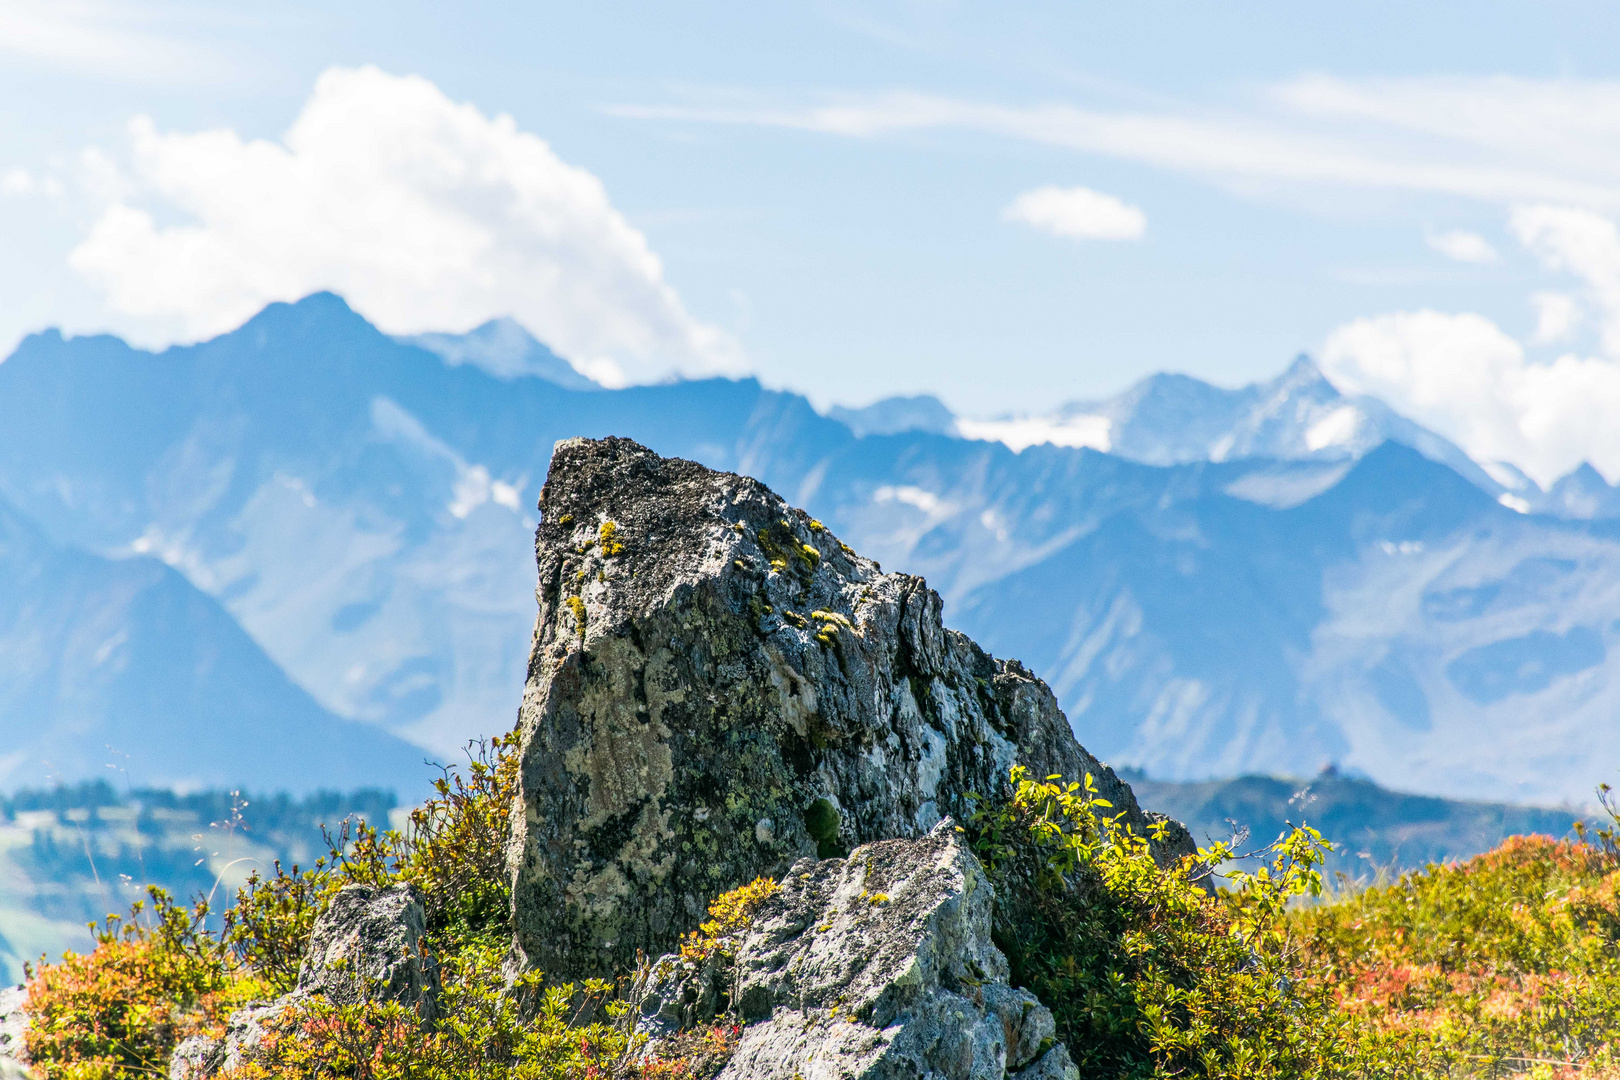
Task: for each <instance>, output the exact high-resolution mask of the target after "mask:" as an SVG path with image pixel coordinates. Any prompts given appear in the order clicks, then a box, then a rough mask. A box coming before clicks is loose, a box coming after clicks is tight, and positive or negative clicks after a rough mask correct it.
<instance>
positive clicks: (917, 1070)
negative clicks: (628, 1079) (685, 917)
mask: <svg viewBox="0 0 1620 1080" xmlns="http://www.w3.org/2000/svg"><path fill="white" fill-rule="evenodd" d="M993 899H994V891H993V889H992V887H991V885H990V882H989V881H988V880H987V879H986V878H985V874H984V870H983V869H982V868H981V867H980V865H979V861H978V859H976V858H974V856H973V854H972V852H970V851H969V850H968V849H967V847H966V845H965V843H964V842H963V840H962V837H961V834H960V833H958V832H957V830H956V827H955V825H954V823H953V822H952V821H951V820H950V819H949V818H947V819H945V820H944V821H942V822H940V823H939V824H938V825H936V826H935V827H934V829H933V831H931V832H930V833H928V835H927V836H925V837H923V838H922V839H920V840H884V841H879V842H877V843H874V844H868V845H865V846H862V847H859V848H856V849H855V850H854V851H853V852H851V853H850V855H849V857H848V858H847V859H828V860H824V861H821V862H817V863H812V862H809V861H808V860H806V861H804V862H801V863H799V864H797V865H795V866H794V867H793V868H792V869H791V870H790V871H789V872H788V874H787V875H786V876H785V877H784V878H783V879H782V882H781V886H780V888H779V889H778V891H777V892H776V893H775V894H774V895H772V896H771V897H770V898H769V899H767V900H766V901H765V902H764V904H763V905H762V906H761V908H760V909H759V911H758V912H757V913H756V914H755V916H754V918H753V919H752V921H751V922H750V923H749V925H748V926H747V928H746V929H745V930H743V931H741V932H740V933H738V934H736V935H735V936H734V937H732V938H730V939H727V940H724V941H722V942H720V943H719V945H718V946H717V947H716V948H715V950H714V951H713V952H712V953H711V954H710V955H709V957H708V958H707V959H706V960H704V961H702V962H695V961H692V960H683V959H681V957H680V956H679V955H670V956H666V957H663V958H662V959H660V960H659V961H657V962H656V963H654V964H653V965H651V967H650V968H649V969H648V970H647V971H646V972H644V973H643V975H642V976H641V977H640V980H639V982H638V984H637V985H636V987H635V992H634V995H633V999H634V1004H635V1008H636V1010H637V1012H636V1028H637V1031H638V1032H639V1033H641V1034H645V1035H647V1036H648V1037H649V1040H650V1041H649V1044H648V1045H647V1047H646V1048H645V1049H644V1051H643V1052H645V1053H648V1054H657V1053H658V1052H659V1051H660V1049H661V1048H662V1047H663V1046H667V1045H669V1042H668V1040H670V1037H671V1036H674V1035H676V1034H678V1033H679V1032H681V1031H684V1030H687V1029H690V1028H694V1027H698V1026H700V1025H712V1024H713V1023H714V1022H715V1021H716V1019H718V1018H721V1017H724V1018H726V1019H727V1020H728V1021H730V1020H737V1021H741V1022H742V1023H743V1025H744V1026H743V1029H742V1034H741V1036H740V1039H739V1042H738V1045H737V1048H736V1051H735V1053H734V1054H733V1055H732V1057H731V1059H730V1061H729V1062H728V1063H727V1064H726V1065H725V1067H724V1069H723V1070H722V1071H721V1073H720V1076H719V1080H794V1078H796V1077H801V1078H803V1080H821V1078H826V1080H841V1078H844V1077H852V1078H860V1080H889V1078H893V1080H900V1078H913V1077H921V1076H927V1077H936V1078H939V1080H1002V1078H1003V1077H1006V1076H1009V1075H1016V1076H1019V1077H1027V1078H1030V1080H1033V1078H1035V1077H1041V1078H1042V1080H1048V1078H1049V1080H1076V1078H1077V1077H1078V1073H1077V1071H1076V1070H1075V1068H1074V1065H1073V1064H1072V1062H1071V1060H1070V1058H1069V1054H1068V1051H1067V1049H1066V1048H1065V1047H1064V1046H1063V1045H1062V1044H1061V1043H1054V1041H1053V1035H1054V1032H1055V1027H1056V1025H1055V1023H1054V1021H1053V1018H1052V1014H1051V1012H1050V1011H1048V1010H1047V1008H1046V1007H1045V1006H1044V1005H1042V1004H1041V1003H1040V1001H1039V1000H1037V999H1036V998H1035V996H1034V995H1033V994H1031V993H1029V992H1028V991H1027V990H1017V989H1014V988H1013V987H1011V986H1009V985H1008V982H1007V978H1008V971H1007V960H1006V958H1005V957H1004V956H1003V955H1002V954H1001V952H1000V950H999V949H997V948H996V946H995V944H994V943H993V942H992V941H991V937H990V924H991V907H992V903H993Z"/></svg>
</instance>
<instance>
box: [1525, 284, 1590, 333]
mask: <svg viewBox="0 0 1620 1080" xmlns="http://www.w3.org/2000/svg"><path fill="white" fill-rule="evenodd" d="M1530 306H1531V307H1532V308H1533V309H1535V313H1536V329H1535V333H1534V334H1532V335H1531V338H1530V340H1532V341H1534V342H1536V343H1537V344H1540V345H1547V344H1551V343H1552V342H1555V341H1563V340H1564V339H1565V338H1567V337H1569V336H1570V334H1572V333H1574V332H1575V328H1576V327H1577V326H1579V325H1580V321H1581V305H1580V302H1579V301H1577V300H1576V299H1575V298H1574V297H1573V296H1569V295H1567V294H1565V293H1557V292H1538V293H1536V294H1535V295H1533V296H1531V297H1530Z"/></svg>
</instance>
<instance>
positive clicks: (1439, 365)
mask: <svg viewBox="0 0 1620 1080" xmlns="http://www.w3.org/2000/svg"><path fill="white" fill-rule="evenodd" d="M1321 360H1322V370H1323V371H1324V372H1325V373H1326V374H1327V375H1328V377H1329V378H1330V379H1332V380H1333V382H1334V383H1336V384H1337V385H1338V386H1339V387H1340V388H1342V389H1344V390H1347V391H1349V392H1352V393H1365V394H1372V395H1374V396H1376V397H1380V398H1382V399H1383V400H1385V401H1386V402H1388V403H1389V404H1390V405H1391V406H1393V407H1394V408H1395V409H1396V410H1397V411H1399V412H1402V413H1404V414H1405V415H1407V416H1410V417H1411V418H1412V419H1414V420H1416V421H1418V422H1419V423H1421V424H1425V425H1427V426H1429V427H1431V428H1433V429H1435V430H1436V431H1438V432H1440V433H1441V434H1443V435H1446V436H1447V437H1449V438H1451V439H1452V440H1454V441H1455V442H1456V443H1457V444H1458V445H1459V446H1461V447H1462V448H1463V449H1464V450H1465V451H1467V452H1468V453H1469V454H1470V455H1471V456H1473V457H1475V458H1477V459H1479V460H1481V461H1498V460H1502V461H1511V462H1513V463H1514V464H1516V465H1518V466H1519V467H1520V468H1521V469H1523V470H1524V471H1525V473H1526V474H1528V475H1529V476H1530V477H1531V478H1532V479H1534V480H1535V481H1536V482H1537V483H1539V484H1541V485H1542V486H1543V487H1545V486H1546V485H1548V484H1549V483H1551V482H1552V481H1553V480H1556V479H1557V478H1558V477H1560V476H1563V475H1564V474H1565V473H1567V472H1569V471H1570V470H1571V469H1573V468H1575V466H1577V465H1579V464H1580V463H1581V462H1582V461H1590V462H1591V463H1592V464H1593V465H1594V466H1595V467H1596V468H1597V469H1598V470H1599V471H1601V472H1602V473H1604V474H1605V475H1606V476H1609V477H1611V478H1614V477H1620V424H1616V423H1615V417H1617V416H1620V365H1617V364H1616V363H1614V362H1613V361H1611V360H1608V359H1605V358H1603V357H1581V356H1576V355H1574V354H1569V355H1566V356H1561V357H1559V358H1558V359H1557V360H1554V361H1553V362H1551V363H1536V362H1533V361H1531V360H1530V359H1529V358H1528V357H1527V356H1526V355H1525V350H1524V347H1523V346H1522V345H1520V344H1519V342H1517V341H1515V340H1514V339H1513V338H1512V337H1510V336H1508V335H1507V334H1506V333H1504V332H1503V331H1502V330H1501V328H1499V327H1498V326H1497V325H1496V324H1495V323H1493V322H1491V321H1490V320H1489V319H1487V318H1485V317H1484V316H1482V315H1475V314H1470V313H1463V314H1446V313H1442V312H1438V311H1417V312H1397V313H1394V314H1389V315H1378V316H1374V317H1371V318H1363V319H1356V320H1354V321H1353V322H1350V323H1348V324H1346V325H1344V326H1341V327H1339V328H1338V329H1337V330H1335V331H1333V333H1332V334H1330V335H1329V336H1328V339H1327V341H1326V343H1325V344H1324V345H1323V347H1322V356H1321Z"/></svg>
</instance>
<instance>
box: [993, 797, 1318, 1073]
mask: <svg viewBox="0 0 1620 1080" xmlns="http://www.w3.org/2000/svg"><path fill="white" fill-rule="evenodd" d="M1011 779H1012V785H1013V797H1012V798H1011V799H1010V800H1009V801H1007V802H1005V803H1001V804H998V805H997V806H995V807H994V808H993V809H990V810H985V811H982V812H980V813H979V814H977V815H976V816H975V817H974V819H973V821H972V823H971V830H972V832H973V833H974V835H975V848H976V850H977V851H978V853H979V855H980V858H981V859H982V861H983V862H984V864H985V867H986V869H987V871H988V872H989V874H990V876H991V878H992V880H993V881H995V882H996V885H997V893H998V897H1000V898H1001V900H1000V902H999V903H998V909H997V916H996V927H995V932H996V937H997V942H998V944H999V945H1000V946H1001V948H1002V949H1003V951H1004V952H1006V954H1007V957H1008V960H1009V961H1010V963H1011V965H1012V969H1013V979H1014V982H1015V984H1016V985H1021V986H1025V987H1027V988H1029V989H1030V990H1032V991H1033V992H1034V993H1035V994H1036V996H1038V997H1039V998H1040V999H1041V1000H1042V1001H1043V1002H1044V1003H1046V1005H1047V1006H1048V1007H1049V1008H1051V1010H1052V1012H1053V1014H1054V1016H1055V1017H1056V1018H1057V1022H1058V1037H1059V1038H1061V1039H1062V1040H1063V1041H1064V1042H1065V1043H1067V1045H1068V1047H1069V1052H1070V1054H1071V1055H1072V1056H1073V1057H1074V1059H1075V1063H1076V1064H1077V1065H1079V1067H1080V1071H1081V1074H1082V1075H1096V1076H1110V1077H1149V1076H1207V1077H1269V1076H1276V1077H1297V1076H1322V1075H1331V1074H1333V1073H1334V1072H1335V1071H1336V1068H1337V1067H1338V1065H1339V1060H1338V1059H1340V1058H1341V1057H1342V1054H1343V1052H1344V1050H1345V1048H1346V1040H1347V1037H1348V1033H1347V1032H1346V1031H1344V1030H1343V1025H1342V1024H1341V1023H1340V1022H1339V1020H1338V1018H1337V1016H1336V1014H1335V1011H1334V1009H1333V1007H1332V1002H1331V1000H1330V998H1329V997H1328V995H1326V994H1325V993H1322V992H1320V991H1319V990H1317V989H1316V988H1314V987H1313V986H1311V985H1309V984H1306V983H1302V982H1300V981H1298V980H1297V979H1295V978H1294V975H1295V974H1296V972H1295V970H1294V965H1293V960H1294V952H1293V948H1292V941H1291V938H1290V933H1289V926H1288V923H1287V922H1286V920H1285V919H1284V917H1283V916H1284V911H1285V909H1286V907H1287V905H1288V903H1289V901H1290V900H1292V899H1294V898H1296V897H1304V896H1315V895H1318V894H1319V893H1320V892H1321V889H1322V879H1321V875H1320V873H1319V871H1318V869H1317V868H1318V866H1319V865H1320V863H1321V860H1322V855H1323V852H1324V851H1325V850H1326V848H1327V845H1326V844H1325V842H1324V841H1323V840H1322V838H1321V837H1320V836H1319V835H1318V834H1316V833H1315V832H1314V831H1313V830H1311V829H1309V828H1306V827H1300V828H1296V829H1295V830H1293V832H1292V833H1290V834H1288V835H1286V836H1284V837H1282V838H1280V839H1279V840H1278V841H1277V842H1276V843H1275V844H1273V845H1272V846H1271V847H1270V848H1269V849H1267V851H1266V852H1265V853H1264V854H1265V856H1266V857H1267V859H1268V862H1267V865H1266V866H1264V867H1263V868H1261V869H1260V870H1258V871H1256V872H1254V873H1244V872H1237V873H1236V876H1235V884H1236V886H1237V888H1236V890H1235V891H1234V892H1233V893H1232V894H1230V895H1229V896H1227V897H1226V898H1224V899H1218V898H1216V897H1214V896H1211V895H1210V894H1209V893H1208V892H1207V891H1205V889H1204V888H1203V887H1202V886H1201V885H1200V882H1199V879H1200V878H1201V877H1202V876H1204V875H1206V874H1207V873H1208V872H1209V870H1210V868H1211V867H1213V866H1215V865H1216V864H1218V863H1220V862H1223V861H1226V860H1227V859H1229V858H1230V857H1231V855H1232V852H1231V851H1230V850H1229V849H1227V848H1225V847H1224V846H1221V847H1217V848H1215V849H1212V850H1210V851H1204V852H1200V853H1199V855H1198V856H1197V857H1196V858H1194V859H1191V860H1188V861H1185V862H1184V863H1183V864H1182V865H1181V866H1178V867H1173V868H1170V869H1165V868H1162V867H1160V866H1159V865H1158V864H1157V863H1156V862H1155V861H1154V859H1153V855H1152V851H1151V848H1150V844H1149V839H1150V838H1149V837H1144V836H1140V835H1137V834H1136V833H1134V832H1132V831H1131V829H1130V828H1129V827H1128V826H1127V825H1126V824H1125V823H1124V821H1123V817H1122V816H1121V815H1118V814H1113V813H1109V811H1111V810H1112V807H1111V805H1110V804H1109V803H1108V802H1107V801H1106V800H1103V799H1101V798H1099V797H1098V796H1097V793H1096V787H1095V785H1094V783H1093V781H1092V778H1091V777H1090V776H1089V775H1088V776H1086V777H1085V779H1084V781H1083V782H1081V783H1070V784H1068V785H1064V784H1062V782H1061V778H1059V777H1055V776H1053V777H1048V778H1046V780H1044V781H1041V780H1034V779H1031V778H1030V777H1029V775H1028V773H1027V772H1026V770H1024V769H1023V768H1022V767H1015V768H1014V769H1013V771H1012V777H1011ZM1152 839H1157V838H1156V837H1155V838H1152Z"/></svg>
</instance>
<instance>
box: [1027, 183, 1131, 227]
mask: <svg viewBox="0 0 1620 1080" xmlns="http://www.w3.org/2000/svg"><path fill="white" fill-rule="evenodd" d="M1001 216H1002V217H1003V218H1004V219H1005V220H1007V221H1017V222H1021V223H1023V224H1025V225H1030V226H1033V227H1035V228H1037V229H1041V230H1044V231H1046V232H1049V233H1052V234H1053V235H1055V236H1062V237H1067V238H1069V239H1071V240H1140V239H1141V238H1142V236H1143V235H1144V234H1145V233H1146V232H1147V215H1146V214H1144V213H1142V211H1141V210H1140V209H1138V208H1137V207H1134V206H1132V205H1130V204H1129V203H1127V202H1124V201H1122V200H1120V199H1116V198H1115V197H1114V196H1112V195H1104V194H1103V193H1102V192H1100V191H1092V190H1091V189H1090V188H1084V187H1071V188H1061V187H1056V186H1052V185H1048V186H1046V187H1039V188H1036V189H1035V190H1033V191H1026V192H1024V193H1023V194H1022V195H1020V196H1018V198H1016V199H1014V200H1013V201H1012V204H1011V205H1009V206H1008V207H1007V208H1006V209H1005V210H1003V211H1002V213H1001Z"/></svg>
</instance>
